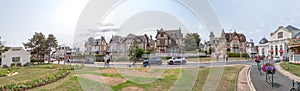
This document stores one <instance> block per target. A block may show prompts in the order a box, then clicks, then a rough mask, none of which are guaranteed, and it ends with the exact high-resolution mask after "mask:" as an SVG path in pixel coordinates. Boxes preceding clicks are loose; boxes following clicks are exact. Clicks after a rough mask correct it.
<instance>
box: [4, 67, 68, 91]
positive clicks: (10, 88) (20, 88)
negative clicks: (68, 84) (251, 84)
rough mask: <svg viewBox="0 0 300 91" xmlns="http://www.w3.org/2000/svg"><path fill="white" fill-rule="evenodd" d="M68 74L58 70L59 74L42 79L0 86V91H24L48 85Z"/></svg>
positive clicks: (65, 71)
mask: <svg viewBox="0 0 300 91" xmlns="http://www.w3.org/2000/svg"><path fill="white" fill-rule="evenodd" d="M69 73H70V72H69V71H67V70H60V71H59V72H57V73H55V74H53V75H49V76H46V77H43V78H39V79H35V80H30V81H25V82H20V83H9V84H6V85H4V86H0V91H24V90H28V89H32V88H35V87H40V86H43V85H47V84H50V83H52V82H55V81H57V80H60V79H62V78H64V77H66V76H67V75H68V74H69Z"/></svg>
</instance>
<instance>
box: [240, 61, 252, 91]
mask: <svg viewBox="0 0 300 91" xmlns="http://www.w3.org/2000/svg"><path fill="white" fill-rule="evenodd" d="M250 69H251V68H250V65H244V67H243V68H242V69H241V70H240V72H239V75H238V81H237V85H236V86H237V91H256V90H255V88H254V86H253V84H252V81H251V78H250Z"/></svg>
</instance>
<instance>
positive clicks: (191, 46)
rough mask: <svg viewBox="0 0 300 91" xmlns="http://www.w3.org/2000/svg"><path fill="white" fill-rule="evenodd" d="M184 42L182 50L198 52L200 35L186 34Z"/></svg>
mask: <svg viewBox="0 0 300 91" xmlns="http://www.w3.org/2000/svg"><path fill="white" fill-rule="evenodd" d="M183 40H184V50H185V51H195V50H197V49H198V50H199V49H200V47H199V43H200V41H201V39H200V35H199V34H198V33H187V34H186V35H185V38H184V39H183Z"/></svg>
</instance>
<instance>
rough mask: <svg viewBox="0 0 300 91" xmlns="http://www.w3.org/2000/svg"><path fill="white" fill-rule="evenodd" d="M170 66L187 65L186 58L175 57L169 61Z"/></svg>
mask: <svg viewBox="0 0 300 91" xmlns="http://www.w3.org/2000/svg"><path fill="white" fill-rule="evenodd" d="M168 64H169V65H173V64H186V60H185V58H184V57H180V56H177V57H173V58H172V59H169V60H168Z"/></svg>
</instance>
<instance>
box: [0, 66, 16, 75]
mask: <svg viewBox="0 0 300 91" xmlns="http://www.w3.org/2000/svg"><path fill="white" fill-rule="evenodd" d="M15 72H16V68H15V67H12V68H8V69H6V68H2V69H0V77H5V76H8V74H13V73H15Z"/></svg>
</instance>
